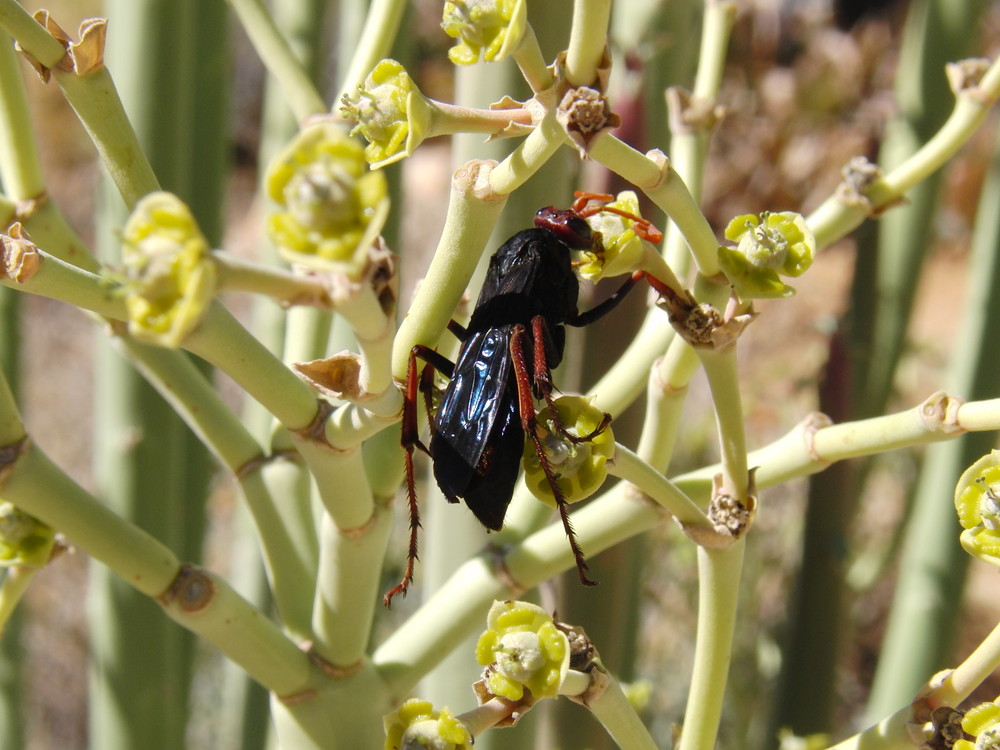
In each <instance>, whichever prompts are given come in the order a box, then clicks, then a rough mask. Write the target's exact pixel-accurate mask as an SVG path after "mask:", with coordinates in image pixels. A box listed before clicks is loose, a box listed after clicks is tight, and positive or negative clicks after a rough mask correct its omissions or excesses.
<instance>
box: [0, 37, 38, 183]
mask: <svg viewBox="0 0 1000 750" xmlns="http://www.w3.org/2000/svg"><path fill="white" fill-rule="evenodd" d="M0 175H3V189H4V192H5V193H6V194H7V195H8V196H9V197H10V198H11V199H12V200H14V201H22V200H25V199H28V198H36V197H39V196H41V195H42V193H44V192H45V183H44V182H43V181H42V167H41V162H40V161H39V158H38V148H37V146H36V145H35V138H34V134H33V132H32V129H31V120H30V118H29V117H28V97H27V94H26V93H25V90H24V81H23V80H22V78H21V70H20V68H19V67H18V64H17V56H16V55H15V53H14V45H13V43H12V42H11V39H10V37H8V36H7V35H6V34H3V35H2V37H0Z"/></svg>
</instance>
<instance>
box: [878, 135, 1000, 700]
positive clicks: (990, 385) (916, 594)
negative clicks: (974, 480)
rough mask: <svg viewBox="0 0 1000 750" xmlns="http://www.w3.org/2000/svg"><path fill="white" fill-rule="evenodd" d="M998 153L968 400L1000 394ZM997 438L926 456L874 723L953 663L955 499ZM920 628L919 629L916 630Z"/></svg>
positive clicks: (975, 299) (967, 375)
mask: <svg viewBox="0 0 1000 750" xmlns="http://www.w3.org/2000/svg"><path fill="white" fill-rule="evenodd" d="M998 201H1000V149H995V150H994V154H993V159H992V162H991V164H990V171H989V174H988V175H987V178H986V182H985V183H984V186H983V191H982V194H981V196H980V201H979V207H978V210H977V212H976V227H975V232H974V234H973V238H972V253H971V257H970V258H969V282H968V288H967V290H966V293H965V294H966V299H965V308H964V311H963V316H962V321H963V323H962V326H961V327H960V329H959V330H960V334H959V338H958V340H957V341H956V342H955V351H954V352H953V353H952V357H951V358H950V360H949V361H950V362H951V363H952V368H951V371H950V373H949V375H948V383H949V388H950V389H952V390H953V391H954V392H955V393H962V394H964V395H966V396H967V397H968V398H970V399H978V398H983V397H985V396H988V395H991V394H993V393H995V392H996V360H995V357H994V356H993V346H994V345H995V342H996V341H997V337H998V335H1000V324H998V323H997V322H996V321H997V316H998V315H1000V291H998V290H997V289H996V287H997V285H998V283H1000V220H998V217H997V216H996V210H995V207H996V205H997V202H998ZM995 441H996V435H995V434H994V433H990V432H979V433H974V434H970V435H965V436H963V437H961V438H959V439H958V440H955V441H951V442H950V443H948V444H946V445H940V446H935V447H934V448H932V449H931V450H929V451H928V454H927V457H926V460H925V462H924V466H923V468H922V471H921V475H920V480H919V485H918V490H917V494H916V500H915V503H914V506H913V508H912V513H913V514H914V515H913V516H912V517H911V519H910V530H909V532H908V534H907V539H906V541H905V544H904V547H903V553H902V557H901V561H900V576H899V581H898V583H897V588H896V594H895V597H894V600H893V607H892V612H891V615H890V618H889V625H888V629H887V632H886V636H885V638H886V640H885V644H884V646H883V650H882V655H881V659H880V661H879V668H878V671H877V672H876V675H875V683H874V687H873V689H872V695H871V698H870V702H869V713H868V716H869V717H873V718H879V717H881V716H883V715H885V714H886V713H888V712H889V711H892V710H894V709H895V708H897V707H898V706H900V705H902V704H903V703H905V702H906V700H908V698H907V696H910V695H912V694H913V693H915V692H916V690H917V689H918V688H919V687H920V686H921V685H922V684H923V683H924V682H925V681H926V680H927V679H928V678H929V677H930V675H932V674H933V673H934V672H936V671H937V670H938V669H940V668H941V667H942V666H944V665H945V664H946V663H947V662H948V661H949V660H950V657H951V645H952V643H953V639H954V633H955V628H956V625H957V623H956V617H957V616H958V613H959V603H960V601H961V594H962V588H963V587H962V584H963V581H964V579H965V573H966V569H967V567H968V561H969V558H968V556H967V555H966V554H965V553H964V552H963V551H962V549H961V547H960V546H959V545H958V544H957V540H956V536H955V535H956V534H957V533H958V531H959V527H958V525H957V522H956V519H955V515H954V508H953V507H952V506H951V504H950V503H942V502H940V498H941V497H949V496H950V495H951V493H952V492H953V491H954V485H955V482H956V481H957V478H958V477H959V476H960V475H961V473H962V471H963V470H964V469H965V468H966V467H967V466H968V465H969V464H971V463H972V462H973V461H975V460H976V459H977V458H979V457H980V456H982V455H983V454H985V453H988V452H989V450H990V448H991V447H993V445H994V444H995ZM915 623H919V627H914V624H915Z"/></svg>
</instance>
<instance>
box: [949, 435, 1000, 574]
mask: <svg viewBox="0 0 1000 750" xmlns="http://www.w3.org/2000/svg"><path fill="white" fill-rule="evenodd" d="M955 510H957V511H958V521H959V523H960V524H961V525H962V528H963V529H964V531H963V532H962V537H961V541H962V547H964V548H965V550H966V552H968V553H969V554H971V555H973V556H975V557H978V558H979V559H981V560H984V561H986V562H988V563H991V564H993V565H1000V451H996V450H994V451H991V452H990V453H989V454H988V455H985V456H983V457H982V458H980V459H979V460H978V461H976V462H975V463H974V464H972V466H970V467H969V468H968V469H966V470H965V472H964V473H963V474H962V476H961V478H960V479H959V480H958V485H957V486H956V487H955Z"/></svg>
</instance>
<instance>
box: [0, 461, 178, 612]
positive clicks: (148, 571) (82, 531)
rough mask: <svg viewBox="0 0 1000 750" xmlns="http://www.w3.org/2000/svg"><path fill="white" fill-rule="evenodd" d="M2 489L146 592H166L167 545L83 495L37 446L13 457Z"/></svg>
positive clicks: (171, 573)
mask: <svg viewBox="0 0 1000 750" xmlns="http://www.w3.org/2000/svg"><path fill="white" fill-rule="evenodd" d="M8 445H9V444H8ZM3 491H4V498H5V499H7V500H8V501H9V502H12V503H14V504H15V505H16V506H17V507H18V508H20V509H21V510H23V511H25V512H26V513H30V514H31V515H33V516H35V517H36V518H38V519H39V520H41V521H44V522H45V523H47V524H48V525H49V526H51V527H52V528H54V529H56V530H58V531H59V532H61V533H63V534H65V535H66V537H67V539H69V541H70V542H72V543H73V544H76V545H79V546H80V547H81V548H83V549H84V550H86V551H87V553H88V554H90V555H92V556H93V557H95V558H96V559H98V560H100V561H101V562H102V563H104V564H105V565H107V566H108V567H109V568H111V569H112V570H113V571H115V572H116V573H117V574H118V575H119V576H121V577H122V579H124V580H125V581H126V582H128V583H129V584H131V585H132V586H134V587H135V588H137V589H138V590H139V591H141V592H142V593H143V594H146V595H147V596H158V595H160V594H162V593H163V592H164V591H166V590H167V588H168V587H169V586H170V584H171V583H172V582H173V580H174V577H175V576H176V575H177V571H178V570H180V563H179V562H178V561H177V559H176V558H175V557H174V555H173V553H172V552H171V551H170V550H169V549H167V548H166V547H165V546H164V545H163V544H161V543H160V542H158V541H157V540H156V539H154V538H153V537H151V536H150V535H149V534H147V533H146V532H145V531H142V530H141V529H139V528H138V527H136V526H133V525H132V524H130V523H129V522H127V521H125V520H124V519H122V518H121V517H120V516H118V515H117V514H115V513H114V512H112V511H111V510H109V509H108V508H106V507H105V506H104V505H103V504H102V503H101V502H100V501H98V500H97V499H95V498H94V497H92V496H91V495H89V494H87V493H86V492H85V491H84V490H83V489H82V488H80V487H79V486H78V485H77V484H76V483H74V482H73V481H72V480H71V479H70V478H69V477H67V476H66V475H65V474H63V473H62V472H61V471H60V470H59V469H58V467H56V466H55V464H53V463H52V462H51V461H50V460H49V459H48V457H47V456H45V454H43V453H42V452H41V450H39V449H38V448H37V447H31V448H30V449H29V450H28V451H27V452H26V453H25V454H24V455H23V456H21V457H20V458H19V459H18V462H17V467H16V470H15V471H14V472H13V473H12V474H11V476H10V477H9V478H8V479H7V480H6V482H5V483H4V485H3Z"/></svg>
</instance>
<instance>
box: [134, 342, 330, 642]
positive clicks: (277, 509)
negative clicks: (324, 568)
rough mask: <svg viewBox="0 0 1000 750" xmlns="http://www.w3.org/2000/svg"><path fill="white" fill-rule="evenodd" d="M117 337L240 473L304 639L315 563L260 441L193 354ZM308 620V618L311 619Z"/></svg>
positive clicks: (287, 609)
mask: <svg viewBox="0 0 1000 750" xmlns="http://www.w3.org/2000/svg"><path fill="white" fill-rule="evenodd" d="M115 342H116V343H117V345H118V346H119V347H120V348H121V349H122V350H123V351H124V352H125V353H126V354H127V355H128V356H129V358H130V360H131V361H132V362H133V364H135V366H136V367H137V368H138V369H139V371H140V372H141V373H142V374H143V376H144V377H145V378H146V379H147V380H148V381H149V382H150V383H152V384H153V385H154V386H155V387H156V389H157V391H158V392H159V393H160V394H161V395H162V396H163V397H164V398H166V399H167V401H168V402H169V403H170V404H171V405H172V406H173V407H174V409H175V410H176V411H177V413H178V414H180V415H181V416H182V417H183V418H184V420H185V422H186V423H187V424H188V426H189V427H190V428H191V429H192V430H193V431H194V432H195V433H196V434H197V435H198V436H199V437H200V438H201V440H202V442H203V443H204V444H205V445H206V446H207V447H208V448H209V449H210V450H212V452H213V453H214V454H215V455H216V457H217V458H218V459H219V461H220V462H221V463H222V464H223V465H224V466H226V467H227V468H228V469H229V470H230V471H231V472H232V473H233V474H234V475H235V476H236V477H237V478H238V481H239V483H240V490H241V493H242V494H243V497H244V499H245V500H246V502H247V506H248V508H249V510H250V512H251V514H252V516H253V519H254V527H255V529H256V532H257V535H258V538H259V541H260V544H261V548H262V550H263V554H264V561H265V567H266V570H267V573H268V578H269V579H270V581H271V582H272V585H273V587H274V590H275V595H276V600H277V605H278V609H279V611H280V612H281V613H282V615H284V616H287V618H288V619H287V620H286V621H285V627H286V628H287V629H288V630H289V631H290V632H292V633H297V634H298V635H299V636H300V637H301V638H306V637H308V632H309V631H308V628H306V627H304V623H303V621H302V618H301V617H296V616H295V612H296V611H297V610H298V609H299V607H300V602H302V601H306V602H308V596H309V593H310V592H311V587H310V586H304V585H303V584H304V583H306V582H308V581H309V580H310V579H311V574H310V573H309V570H311V568H310V567H309V565H308V562H307V560H308V557H307V556H303V554H302V552H301V550H300V548H299V544H300V540H297V539H296V538H295V537H294V536H293V535H292V534H291V533H290V531H289V528H288V525H287V524H286V519H287V516H288V515H289V513H290V512H292V509H291V508H288V505H289V504H288V503H280V504H279V503H276V502H275V496H273V495H272V494H271V492H270V491H269V489H268V485H267V484H266V483H265V482H264V480H263V477H262V476H261V471H262V470H263V468H264V467H265V466H267V465H268V464H267V462H266V461H265V459H264V455H263V449H262V448H261V446H260V444H259V443H257V442H256V441H255V440H254V439H253V438H252V437H251V436H250V434H249V433H248V432H247V431H246V429H245V428H244V427H243V426H242V425H241V424H240V422H239V421H238V420H237V419H236V417H235V416H234V415H233V413H232V412H231V411H230V410H229V409H228V408H227V407H226V406H225V405H224V404H223V403H222V401H221V400H220V399H219V396H218V393H217V392H216V391H215V389H214V388H213V387H212V385H211V383H209V382H208V380H207V379H206V378H205V376H204V375H203V374H202V373H201V372H200V371H199V370H198V369H197V368H196V367H195V366H194V364H193V363H192V362H191V361H190V360H189V359H187V358H185V357H178V356H177V352H173V351H170V350H168V349H160V348H158V347H150V346H145V345H142V344H139V343H137V342H135V341H134V340H132V339H129V338H119V339H116V340H115ZM280 496H281V497H284V496H285V495H284V494H282V495H280ZM303 595H304V596H305V598H304V599H303ZM308 619H309V618H308V617H306V618H305V623H308Z"/></svg>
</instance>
